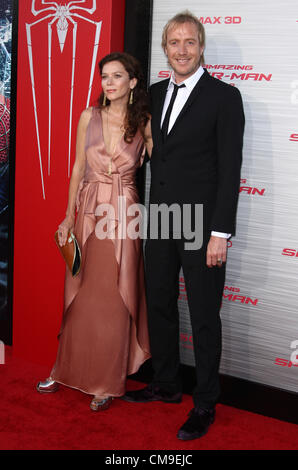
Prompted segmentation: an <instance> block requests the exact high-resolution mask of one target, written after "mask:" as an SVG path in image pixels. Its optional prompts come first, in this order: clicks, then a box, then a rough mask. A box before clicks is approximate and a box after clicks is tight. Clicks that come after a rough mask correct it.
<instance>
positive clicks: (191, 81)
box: [160, 65, 231, 238]
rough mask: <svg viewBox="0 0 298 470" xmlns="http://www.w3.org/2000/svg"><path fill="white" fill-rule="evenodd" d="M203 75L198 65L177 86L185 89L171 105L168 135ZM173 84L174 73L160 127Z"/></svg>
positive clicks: (217, 235) (181, 90) (215, 233)
mask: <svg viewBox="0 0 298 470" xmlns="http://www.w3.org/2000/svg"><path fill="white" fill-rule="evenodd" d="M203 73H204V69H203V67H202V66H201V65H200V67H199V68H198V70H197V71H196V72H195V73H194V74H192V75H191V76H190V77H188V78H187V79H186V80H184V82H181V83H179V86H180V85H182V83H183V84H184V85H185V87H183V88H180V89H179V90H178V93H177V96H176V99H175V102H174V105H173V109H172V112H171V116H170V121H169V127H168V133H169V132H170V130H171V129H172V127H173V125H174V124H175V121H176V119H177V117H178V116H179V114H180V112H181V111H182V108H183V106H184V105H185V103H186V101H187V100H188V98H189V95H190V94H191V92H192V90H193V89H194V87H195V86H196V84H197V83H198V81H199V80H200V78H201V76H202V75H203ZM174 83H175V84H176V82H175V75H174V73H172V74H171V77H170V81H169V85H168V89H167V94H166V98H165V102H164V106H163V110H162V115H161V122H160V127H162V123H163V120H164V118H165V115H166V112H167V109H168V106H169V104H170V101H171V96H172V93H173V90H174ZM177 85H178V84H177ZM211 235H214V236H215V237H220V238H230V236H231V234H230V233H223V232H214V231H212V232H211Z"/></svg>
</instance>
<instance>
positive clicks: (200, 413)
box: [177, 408, 215, 441]
mask: <svg viewBox="0 0 298 470" xmlns="http://www.w3.org/2000/svg"><path fill="white" fill-rule="evenodd" d="M214 420H215V408H208V409H205V408H193V409H192V410H191V411H190V413H189V418H188V420H187V421H186V422H185V423H184V424H183V426H181V428H180V429H179V431H178V434H177V437H178V439H181V440H182V441H190V440H191V439H198V438H199V437H202V436H204V435H205V434H206V433H207V431H208V429H209V426H210V424H212V423H213V422H214Z"/></svg>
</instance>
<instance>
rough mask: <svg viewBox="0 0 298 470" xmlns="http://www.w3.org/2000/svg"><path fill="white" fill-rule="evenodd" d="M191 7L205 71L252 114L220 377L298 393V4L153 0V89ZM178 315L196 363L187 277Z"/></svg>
mask: <svg viewBox="0 0 298 470" xmlns="http://www.w3.org/2000/svg"><path fill="white" fill-rule="evenodd" d="M185 8H187V9H189V10H190V11H192V12H193V13H194V14H195V15H197V16H198V17H199V19H200V20H201V22H202V23H203V24H204V26H205V30H206V37H207V38H206V50H205V60H206V64H205V67H206V68H207V70H208V72H209V73H210V74H211V75H213V76H214V77H216V78H218V79H219V80H223V81H225V82H226V83H229V84H230V85H231V86H236V87H238V88H239V90H240V92H241V94H242V98H243V102H244V108H245V116H246V126H245V138H244V153H243V165H242V174H241V181H240V195H239V206H238V218H237V233H236V236H235V237H233V238H231V240H230V241H229V245H228V246H229V248H228V264H227V275H226V284H225V289H224V293H223V299H222V308H221V319H222V325H223V354H222V360H221V367H220V371H221V373H223V374H227V375H232V376H235V377H239V378H242V379H246V380H249V381H254V382H258V383H262V384H267V385H270V386H274V387H278V388H280V389H285V390H289V391H296V392H297V390H298V363H296V364H295V359H296V355H297V353H298V238H297V234H298V211H297V209H298V184H297V175H298V159H297V152H298V120H297V114H298V49H297V44H298V8H297V1H296V0H291V1H289V0H285V1H280V0H263V1H259V0H250V1H249V2H243V1H240V0H238V1H233V0H227V1H225V2H223V1H221V0H200V2H198V1H197V0H193V1H185V2H183V5H182V4H181V2H179V1H173V0H154V1H153V23H152V24H153V28H152V50H151V83H155V82H157V81H159V80H162V79H165V78H168V77H169V75H170V69H169V66H168V64H167V60H166V57H165V55H164V53H163V50H162V49H161V45H160V43H161V35H162V29H163V26H164V25H165V24H166V22H167V21H168V20H169V19H170V18H171V17H172V16H174V15H175V14H176V13H178V12H179V11H181V10H182V9H185ZM202 113H204V109H202ZM182 157H183V156H182ZM146 170H147V182H146V190H147V191H146V192H147V200H148V189H149V180H150V174H149V173H150V170H149V166H148V168H147V169H146ZM179 308H180V316H181V332H180V350H181V357H182V362H183V363H184V364H187V365H193V364H194V356H193V345H192V333H191V326H190V320H189V314H188V306H187V294H186V290H185V285H184V278H183V272H182V271H181V274H180V297H179Z"/></svg>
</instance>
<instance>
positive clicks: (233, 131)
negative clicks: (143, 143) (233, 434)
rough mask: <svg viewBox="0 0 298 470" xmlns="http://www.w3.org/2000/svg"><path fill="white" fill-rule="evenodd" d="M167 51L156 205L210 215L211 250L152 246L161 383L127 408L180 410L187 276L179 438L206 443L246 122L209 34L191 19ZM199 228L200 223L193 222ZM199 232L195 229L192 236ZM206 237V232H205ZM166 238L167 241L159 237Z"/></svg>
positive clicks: (155, 355) (150, 285) (207, 241)
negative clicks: (210, 52)
mask: <svg viewBox="0 0 298 470" xmlns="http://www.w3.org/2000/svg"><path fill="white" fill-rule="evenodd" d="M162 45H163V48H164V51H165V53H166V55H167V58H168V62H169V64H170V66H171V67H172V69H173V74H172V76H171V78H170V79H169V80H164V81H162V82H159V83H156V84H154V85H152V86H151V88H150V95H151V106H152V108H151V114H152V120H151V128H152V137H153V150H152V156H151V190H150V204H159V205H160V204H162V203H165V204H167V205H168V206H170V205H171V204H174V203H176V204H177V203H178V204H179V206H180V207H181V209H183V205H184V204H189V205H190V206H191V207H192V209H193V212H192V215H194V212H195V211H194V208H195V206H196V205H199V204H202V205H203V227H200V229H202V232H203V241H202V246H201V248H200V249H191V250H189V249H187V248H186V244H185V242H186V237H183V236H182V237H180V239H177V236H176V235H175V229H174V226H172V227H171V228H170V237H169V238H168V239H164V238H163V237H161V236H159V237H158V238H157V239H152V238H151V239H148V240H147V243H146V279H147V300H148V321H149V332H150V341H151V353H152V365H153V369H154V379H153V383H152V384H150V385H148V386H147V387H146V388H145V389H142V390H138V391H131V392H127V393H126V395H125V396H124V397H123V398H124V399H125V400H127V401H133V402H143V403H144V402H149V401H156V400H161V401H164V402H167V403H179V402H181V398H182V393H181V390H182V387H181V382H180V379H179V373H178V371H179V363H180V361H179V313H178V308H177V299H178V295H179V287H178V276H179V270H180V268H181V266H182V268H183V273H184V278H185V284H186V290H187V297H188V305H189V311H190V318H191V324H192V331H193V345H194V356H195V366H196V378H197V385H196V388H195V391H194V395H193V399H194V405H195V407H194V409H193V410H191V413H190V415H189V418H188V419H187V421H186V422H185V423H184V425H183V426H182V427H181V428H180V429H179V431H178V435H177V437H178V438H179V439H182V440H189V439H195V438H198V437H201V436H202V435H204V434H206V432H207V431H208V428H209V425H210V424H211V423H212V422H213V421H214V418H215V404H216V402H217V400H218V398H219V394H220V388H219V374H218V370H219V361H220V354H221V320H220V315H219V310H220V306H221V300H222V292H223V288H224V279H225V262H226V254H227V239H228V238H229V236H231V235H232V234H234V231H235V218H236V209H237V201H238V194H239V183H240V168H241V161H242V141H243V130H244V113H243V106H242V100H241V95H240V92H239V91H238V89H237V88H234V87H233V86H230V85H228V84H226V83H224V82H221V81H220V80H217V79H215V78H213V77H211V76H210V75H209V74H208V72H207V70H206V69H203V67H202V66H201V63H204V57H203V52H204V46H205V34H204V27H203V26H202V24H201V23H200V22H199V20H198V19H197V18H196V17H195V16H194V15H192V14H191V13H189V12H183V13H181V14H178V15H176V16H175V17H174V18H172V19H171V20H170V21H169V22H168V24H167V25H166V26H165V28H164V33H163V43H162ZM193 222H194V221H193ZM193 227H194V225H192V228H193ZM195 228H196V227H195ZM159 235H160V234H159Z"/></svg>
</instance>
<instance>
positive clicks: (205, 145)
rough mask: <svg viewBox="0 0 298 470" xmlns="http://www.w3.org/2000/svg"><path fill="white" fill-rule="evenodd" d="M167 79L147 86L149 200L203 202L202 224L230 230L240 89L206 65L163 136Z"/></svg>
mask: <svg viewBox="0 0 298 470" xmlns="http://www.w3.org/2000/svg"><path fill="white" fill-rule="evenodd" d="M168 83H169V80H164V81H161V82H159V83H156V84H154V85H152V86H151V87H150V99H151V115H152V121H151V127H152V137H153V150H152V156H151V161H150V164H151V189H150V203H151V204H161V203H166V204H173V203H179V204H196V203H197V204H204V225H205V227H204V228H205V230H206V229H207V230H209V231H210V230H214V231H218V232H226V233H231V234H234V232H235V219H236V209H237V201H238V194H239V184H240V169H241V162H242V143H243V131H244V112H243V105H242V99H241V95H240V92H239V90H238V89H237V88H234V87H233V86H231V85H228V84H226V83H224V82H222V81H220V80H218V79H216V78H213V77H211V76H210V75H209V73H208V72H207V70H205V71H204V74H203V75H202V77H201V78H200V80H199V81H198V83H197V84H196V86H195V88H194V89H193V91H192V93H191V95H190V96H189V98H188V100H187V102H186V104H185V106H184V107H183V109H182V111H181V113H180V114H179V116H178V118H177V120H176V122H175V124H174V126H173V128H172V129H171V131H170V133H169V134H168V137H167V139H166V141H165V142H163V139H162V134H161V130H160V122H161V114H162V109H163V104H164V99H165V96H166V91H167V87H168Z"/></svg>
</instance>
